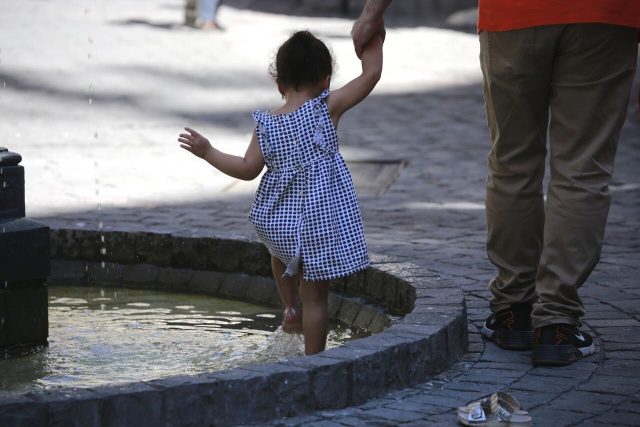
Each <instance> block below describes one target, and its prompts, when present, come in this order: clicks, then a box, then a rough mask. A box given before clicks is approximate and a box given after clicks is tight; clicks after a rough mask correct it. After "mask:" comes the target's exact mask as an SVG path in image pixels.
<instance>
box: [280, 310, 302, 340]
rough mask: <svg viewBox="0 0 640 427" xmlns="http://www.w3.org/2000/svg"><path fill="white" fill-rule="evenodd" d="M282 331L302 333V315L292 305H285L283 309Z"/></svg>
mask: <svg viewBox="0 0 640 427" xmlns="http://www.w3.org/2000/svg"><path fill="white" fill-rule="evenodd" d="M282 331H283V332H285V333H287V334H301V333H302V316H301V315H300V313H299V312H298V310H296V309H295V308H293V307H287V308H286V309H285V310H284V319H283V320H282Z"/></svg>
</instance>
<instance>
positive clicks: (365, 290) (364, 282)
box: [344, 269, 376, 297]
mask: <svg viewBox="0 0 640 427" xmlns="http://www.w3.org/2000/svg"><path fill="white" fill-rule="evenodd" d="M369 270H371V269H367V270H361V271H358V272H356V273H354V274H351V275H350V276H348V277H346V278H345V281H344V285H345V289H344V290H345V292H347V293H349V294H351V295H362V296H367V297H368V296H370V295H371V291H372V288H373V287H375V286H376V281H375V280H372V278H371V277H370V276H371V274H370V273H369Z"/></svg>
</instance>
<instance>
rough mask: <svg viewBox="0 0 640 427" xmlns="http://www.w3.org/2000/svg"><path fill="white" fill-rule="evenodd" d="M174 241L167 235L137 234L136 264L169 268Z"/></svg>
mask: <svg viewBox="0 0 640 427" xmlns="http://www.w3.org/2000/svg"><path fill="white" fill-rule="evenodd" d="M174 240H175V239H174V238H173V236H171V234H168V233H143V232H140V233H137V236H136V262H137V263H145V264H153V265H156V266H159V267H168V266H171V261H172V256H173V242H174Z"/></svg>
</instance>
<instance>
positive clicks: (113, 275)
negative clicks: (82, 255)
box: [87, 262, 125, 286]
mask: <svg viewBox="0 0 640 427" xmlns="http://www.w3.org/2000/svg"><path fill="white" fill-rule="evenodd" d="M87 266H88V267H89V269H88V270H87V282H88V283H89V284H90V285H92V286H122V278H123V277H124V270H125V266H124V265H122V264H116V263H112V262H105V263H104V264H103V263H101V262H92V263H87Z"/></svg>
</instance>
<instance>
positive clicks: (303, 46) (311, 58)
mask: <svg viewBox="0 0 640 427" xmlns="http://www.w3.org/2000/svg"><path fill="white" fill-rule="evenodd" d="M269 72H270V74H271V76H272V77H273V78H274V79H275V80H276V81H277V82H278V83H280V84H281V85H283V86H285V87H292V88H294V89H295V90H298V89H300V87H301V86H306V85H314V84H316V83H318V82H320V81H321V80H322V79H324V78H325V77H327V76H330V75H331V74H332V73H333V58H332V57H331V53H330V52H329V49H328V48H327V46H326V45H325V44H324V43H323V42H322V41H321V40H320V39H318V38H317V37H315V36H314V35H313V34H311V33H310V32H309V31H298V32H295V33H293V35H292V36H291V37H290V38H289V39H288V40H287V41H286V42H284V43H283V44H282V46H280V48H279V49H278V53H277V54H276V60H275V63H273V64H271V67H270V70H269Z"/></svg>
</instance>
